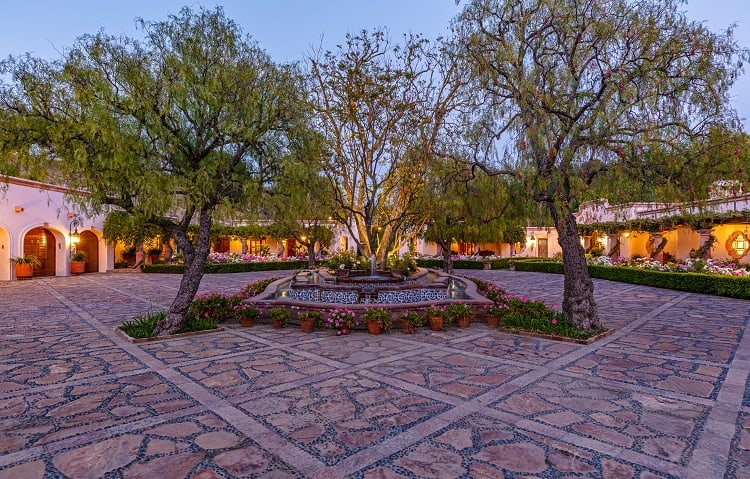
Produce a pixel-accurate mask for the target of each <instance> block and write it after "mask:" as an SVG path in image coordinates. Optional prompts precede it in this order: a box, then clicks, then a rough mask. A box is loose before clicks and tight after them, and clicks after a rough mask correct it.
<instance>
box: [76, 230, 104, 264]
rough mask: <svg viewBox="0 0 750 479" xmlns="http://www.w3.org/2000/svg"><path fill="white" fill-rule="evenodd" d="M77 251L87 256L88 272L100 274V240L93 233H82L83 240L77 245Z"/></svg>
mask: <svg viewBox="0 0 750 479" xmlns="http://www.w3.org/2000/svg"><path fill="white" fill-rule="evenodd" d="M76 250H78V251H83V252H84V253H85V254H86V272H87V273H98V272H99V238H97V237H96V235H95V234H94V233H92V232H91V231H83V232H81V239H80V241H78V245H76Z"/></svg>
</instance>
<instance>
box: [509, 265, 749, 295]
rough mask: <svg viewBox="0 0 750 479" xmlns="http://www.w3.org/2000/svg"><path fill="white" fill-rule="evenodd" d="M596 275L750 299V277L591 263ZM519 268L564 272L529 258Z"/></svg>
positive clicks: (644, 284) (619, 280) (646, 284)
mask: <svg viewBox="0 0 750 479" xmlns="http://www.w3.org/2000/svg"><path fill="white" fill-rule="evenodd" d="M588 269H589V274H590V275H591V277H592V278H598V279H607V280H611V281H618V282H620V283H629V284H640V285H643V286H653V287H656V288H665V289H674V290H678V291H688V292H691V293H701V294H711V295H715V296H725V297H729V298H738V299H750V278H747V277H742V276H728V275H715V274H703V273H676V272H667V271H653V270H648V269H640V268H629V267H618V266H597V265H589V267H588ZM516 270H517V271H536V272H540V273H557V274H562V272H563V267H562V263H555V262H542V261H527V262H523V263H517V264H516Z"/></svg>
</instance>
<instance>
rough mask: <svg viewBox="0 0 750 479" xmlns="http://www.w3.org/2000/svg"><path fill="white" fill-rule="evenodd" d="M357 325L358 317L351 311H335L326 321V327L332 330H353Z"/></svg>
mask: <svg viewBox="0 0 750 479" xmlns="http://www.w3.org/2000/svg"><path fill="white" fill-rule="evenodd" d="M357 324H358V323H357V316H356V315H355V314H354V311H352V310H351V309H334V310H333V312H331V315H330V316H328V319H326V327H328V328H330V329H352V328H354V326H356V325H357Z"/></svg>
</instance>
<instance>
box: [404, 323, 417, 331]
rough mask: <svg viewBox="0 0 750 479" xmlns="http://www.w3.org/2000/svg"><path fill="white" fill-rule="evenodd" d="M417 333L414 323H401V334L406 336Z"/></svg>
mask: <svg viewBox="0 0 750 479" xmlns="http://www.w3.org/2000/svg"><path fill="white" fill-rule="evenodd" d="M416 331H417V327H416V326H414V325H413V324H412V323H407V322H406V321H404V322H402V323H401V332H402V333H404V334H414V333H415V332H416Z"/></svg>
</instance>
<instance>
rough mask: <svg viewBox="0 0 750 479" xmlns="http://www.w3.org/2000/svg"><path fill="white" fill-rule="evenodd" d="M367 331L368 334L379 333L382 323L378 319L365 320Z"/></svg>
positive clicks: (381, 330) (381, 329)
mask: <svg viewBox="0 0 750 479" xmlns="http://www.w3.org/2000/svg"><path fill="white" fill-rule="evenodd" d="M367 332H369V333H370V334H381V333H382V332H383V323H381V322H380V321H367Z"/></svg>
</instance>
